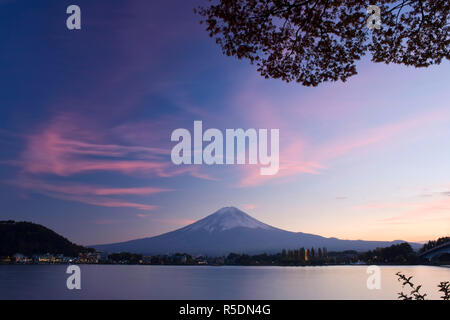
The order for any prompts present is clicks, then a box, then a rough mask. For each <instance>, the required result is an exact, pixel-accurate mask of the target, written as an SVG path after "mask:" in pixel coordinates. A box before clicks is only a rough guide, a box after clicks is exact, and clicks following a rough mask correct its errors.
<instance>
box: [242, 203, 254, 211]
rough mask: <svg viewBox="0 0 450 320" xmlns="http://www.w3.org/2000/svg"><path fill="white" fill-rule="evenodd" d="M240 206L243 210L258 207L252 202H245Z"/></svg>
mask: <svg viewBox="0 0 450 320" xmlns="http://www.w3.org/2000/svg"><path fill="white" fill-rule="evenodd" d="M242 208H243V209H245V210H253V209H256V208H258V206H257V205H256V204H252V203H245V204H243V205H242Z"/></svg>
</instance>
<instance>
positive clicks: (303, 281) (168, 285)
mask: <svg viewBox="0 0 450 320" xmlns="http://www.w3.org/2000/svg"><path fill="white" fill-rule="evenodd" d="M66 268H67V266H65V265H3V266H0V299H397V292H400V291H401V290H402V287H401V284H400V283H399V282H398V281H397V277H396V276H395V273H396V272H398V271H402V272H403V273H404V274H406V275H408V276H414V278H413V283H415V284H422V286H423V287H422V289H423V292H426V293H427V294H428V298H431V299H438V298H439V296H440V295H439V293H438V291H437V285H438V284H439V282H441V281H449V280H450V268H445V267H431V266H382V267H381V289H380V290H369V289H367V285H366V282H367V278H368V276H369V274H367V273H366V269H367V267H366V266H327V267H241V266H238V267H234V266H222V267H210V266H146V265H136V266H127V265H119V266H117V265H80V268H81V290H68V289H67V287H66V280H67V277H68V276H69V275H68V274H66Z"/></svg>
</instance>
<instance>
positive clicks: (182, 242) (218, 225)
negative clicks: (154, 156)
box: [92, 207, 419, 255]
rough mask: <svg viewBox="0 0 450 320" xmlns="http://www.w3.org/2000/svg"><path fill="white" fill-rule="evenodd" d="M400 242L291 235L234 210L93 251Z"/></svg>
mask: <svg viewBox="0 0 450 320" xmlns="http://www.w3.org/2000/svg"><path fill="white" fill-rule="evenodd" d="M401 242H404V241H401V240H395V241H391V242H389V241H363V240H340V239H337V238H325V237H321V236H318V235H314V234H308V233H302V232H290V231H286V230H282V229H278V228H275V227H272V226H270V225H268V224H265V223H263V222H260V221H258V220H256V219H255V218H253V217H251V216H249V215H248V214H246V213H245V212H243V211H241V210H239V209H237V208H234V207H225V208H222V209H220V210H218V211H216V212H215V213H213V214H211V215H209V216H207V217H205V218H203V219H201V220H199V221H197V222H195V223H192V224H190V225H188V226H186V227H184V228H181V229H178V230H175V231H171V232H168V233H164V234H161V235H159V236H155V237H151V238H143V239H136V240H131V241H127V242H119V243H112V244H103V245H94V246H92V247H94V248H95V249H97V250H100V251H106V252H134V253H142V254H173V253H177V252H179V253H188V254H192V255H226V254H228V253H230V252H235V253H248V254H257V253H263V252H266V253H275V252H280V251H281V250H282V249H298V248H300V247H305V248H311V247H316V248H318V247H326V248H327V249H328V251H343V250H356V251H366V250H372V249H375V248H377V247H388V246H390V245H393V244H398V243H401ZM411 246H413V248H415V249H417V248H418V246H419V245H418V244H415V243H411Z"/></svg>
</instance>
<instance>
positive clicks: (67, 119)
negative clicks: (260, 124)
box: [11, 114, 213, 180]
mask: <svg viewBox="0 0 450 320" xmlns="http://www.w3.org/2000/svg"><path fill="white" fill-rule="evenodd" d="M81 122H82V120H81V119H79V118H78V117H75V116H74V118H71V115H68V114H64V115H60V116H58V117H56V118H55V119H54V120H53V121H52V122H51V123H50V124H47V126H45V127H44V128H42V129H41V130H39V131H37V132H36V133H34V134H29V135H26V136H25V139H26V147H25V150H24V151H23V152H22V154H21V156H20V158H19V159H18V160H16V161H13V162H11V163H13V164H15V165H18V166H20V167H22V170H23V172H25V173H29V174H54V175H58V176H71V175H74V174H80V173H86V172H93V171H110V172H118V173H121V174H128V175H129V174H134V175H136V174H139V175H142V174H144V175H146V176H158V177H166V178H167V177H174V176H177V175H182V174H190V175H191V176H193V177H197V178H199V179H208V180H212V179H213V178H212V177H211V176H209V175H207V174H205V173H203V172H200V169H199V168H196V167H194V166H191V167H180V166H175V165H173V164H172V162H171V161H170V158H169V155H170V149H169V148H168V147H167V148H165V147H158V146H157V147H153V146H152V147H149V146H145V145H119V144H112V143H103V142H102V140H105V139H116V140H117V139H119V138H120V137H114V136H113V137H105V135H106V133H105V131H100V130H99V129H88V128H85V127H83V130H81V129H79V127H78V126H77V125H76V124H77V123H81ZM80 127H81V126H80ZM127 129H128V130H131V131H133V129H132V127H131V126H123V127H121V128H120V130H118V131H116V130H109V131H111V132H112V134H118V133H121V134H123V133H124V131H126V130H127ZM156 134H157V133H154V132H153V135H156ZM130 135H131V136H133V133H130ZM121 137H122V136H121ZM166 138H167V139H166V140H167V141H169V138H168V136H167V137H166Z"/></svg>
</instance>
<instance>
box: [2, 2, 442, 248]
mask: <svg viewBox="0 0 450 320" xmlns="http://www.w3.org/2000/svg"><path fill="white" fill-rule="evenodd" d="M199 3H201V2H194V1H192V2H191V1H189V2H188V1H170V2H162V1H160V2H156V1H152V2H150V1H136V0H133V1H127V2H124V1H103V0H98V1H95V2H93V1H82V0H80V1H76V3H75V2H72V1H70V2H69V1H39V2H36V1H14V0H7V1H1V0H0V38H1V39H2V46H1V50H0V70H1V73H0V85H1V90H0V110H1V115H2V116H1V118H0V124H1V126H0V144H1V147H2V150H3V151H2V153H1V154H0V182H1V183H0V201H1V203H2V210H1V211H0V219H15V220H27V221H33V222H37V223H41V224H44V225H46V226H48V227H50V228H52V229H54V230H55V231H57V232H59V233H61V234H63V235H64V236H66V237H68V238H69V239H71V240H73V241H75V242H77V243H80V244H97V243H108V242H113V241H122V240H129V239H134V238H139V237H145V236H153V235H157V234H160V233H162V232H166V231H170V230H173V229H176V228H179V227H182V226H184V225H186V224H188V223H190V222H192V221H195V220H197V219H199V218H202V217H204V216H206V215H207V214H210V213H212V212H214V211H215V210H217V209H219V208H221V207H223V206H229V205H233V206H237V207H239V208H241V209H243V210H244V211H246V212H248V213H249V214H251V215H252V216H254V217H255V218H257V219H259V220H262V221H264V222H266V223H269V224H271V225H274V226H276V227H280V228H283V229H287V230H291V231H302V232H309V233H315V234H320V235H324V236H335V237H340V238H345V239H367V240H394V239H403V240H409V241H425V240H429V239H434V238H437V237H439V236H445V235H448V232H449V230H450V196H449V195H450V193H449V192H450V166H449V160H450V151H449V150H450V148H449V147H450V145H449V144H450V143H449V141H450V126H449V124H450V105H449V101H450V90H449V83H450V64H449V63H448V61H445V62H443V63H442V64H441V65H439V66H433V67H430V68H427V69H415V68H407V67H404V66H396V65H384V64H373V63H371V62H370V59H369V58H364V59H363V60H362V61H361V62H360V63H359V64H358V72H359V74H358V75H356V76H354V77H352V78H351V79H350V80H349V81H347V82H346V83H340V82H339V83H327V84H323V85H320V86H319V87H318V88H306V87H302V86H300V85H298V84H286V83H284V82H281V81H278V80H266V79H263V78H262V77H260V76H259V75H258V74H257V72H256V68H255V67H254V66H251V65H249V64H248V63H246V62H245V61H239V60H236V59H234V58H230V57H225V56H224V55H222V53H221V50H220V48H219V47H218V46H216V44H215V43H214V41H213V40H212V39H210V38H209V37H208V35H207V33H206V32H205V31H204V30H203V26H201V25H200V24H199V17H197V16H195V15H194V14H193V12H192V8H193V7H194V6H196V5H198V4H199ZM70 4H77V5H79V6H80V8H81V11H82V29H81V30H76V31H69V30H67V28H66V25H65V20H66V18H67V14H66V13H65V11H66V8H67V6H68V5H70ZM194 120H202V121H203V125H204V127H205V128H218V129H221V130H225V129H226V128H244V129H247V128H268V129H270V128H277V129H280V171H279V173H278V174H277V175H275V176H266V177H263V176H261V175H259V167H258V166H250V165H245V166H238V165H234V166H206V165H203V166H198V165H197V166H181V167H179V166H175V165H173V164H172V163H171V161H170V150H171V148H172V147H173V145H174V143H172V142H171V141H170V134H171V132H172V131H173V130H175V129H177V128H187V129H189V130H191V131H192V128H193V121H194Z"/></svg>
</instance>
